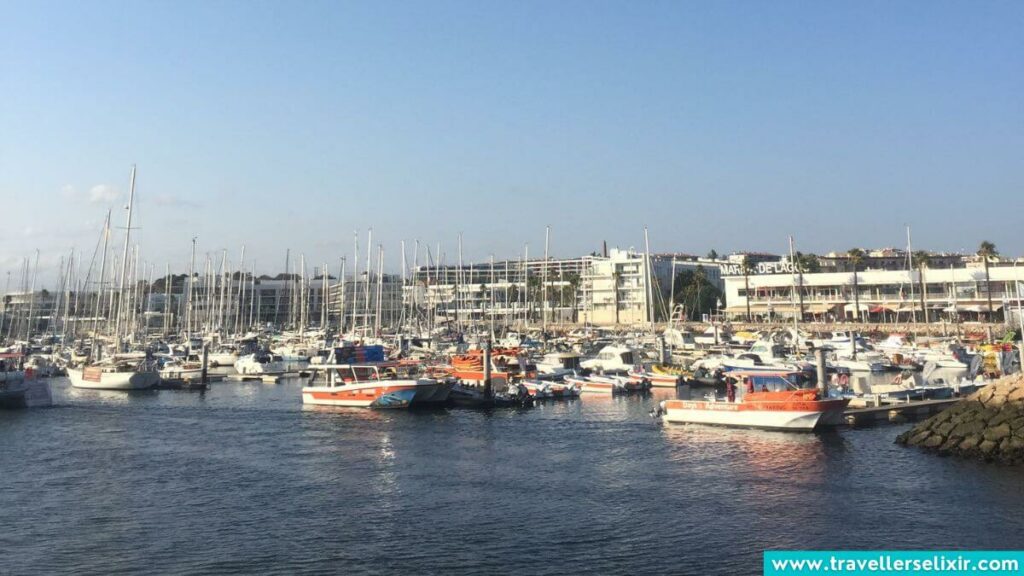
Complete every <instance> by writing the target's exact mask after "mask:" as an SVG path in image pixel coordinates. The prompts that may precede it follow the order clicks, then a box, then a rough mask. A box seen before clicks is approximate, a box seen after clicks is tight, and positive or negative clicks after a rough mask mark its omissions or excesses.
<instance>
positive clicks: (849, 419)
mask: <svg viewBox="0 0 1024 576" xmlns="http://www.w3.org/2000/svg"><path fill="white" fill-rule="evenodd" d="M961 400H963V398H942V399H939V400H911V401H909V402H900V403H897V404H882V405H880V406H869V407H867V408H852V409H849V410H847V411H846V412H845V413H844V416H845V418H846V423H847V424H849V425H850V426H853V427H857V426H863V425H865V424H872V423H876V422H893V423H902V422H906V421H907V420H909V419H911V418H921V417H928V416H931V415H933V414H938V413H939V412H942V411H943V410H945V409H946V408H949V407H950V406H952V405H954V404H956V403H957V402H960V401H961Z"/></svg>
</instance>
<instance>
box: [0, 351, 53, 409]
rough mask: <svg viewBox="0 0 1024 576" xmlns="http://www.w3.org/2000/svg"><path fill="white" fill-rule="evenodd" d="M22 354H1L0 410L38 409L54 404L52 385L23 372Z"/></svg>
mask: <svg viewBox="0 0 1024 576" xmlns="http://www.w3.org/2000/svg"><path fill="white" fill-rule="evenodd" d="M16 356H20V354H17V355H16V354H0V364H2V366H0V408H37V407H42V406H50V405H51V404H53V396H52V395H51V393H50V383H49V382H47V381H46V380H39V379H36V378H34V377H32V376H31V375H28V374H26V372H25V371H24V370H21V369H20V368H19V367H18V365H17V363H16V360H17V358H16Z"/></svg>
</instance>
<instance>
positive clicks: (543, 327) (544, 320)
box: [540, 226, 551, 340]
mask: <svg viewBox="0 0 1024 576" xmlns="http://www.w3.org/2000/svg"><path fill="white" fill-rule="evenodd" d="M550 239H551V226H545V227H544V268H542V269H541V281H540V283H541V302H540V331H541V333H542V334H543V333H545V332H547V330H548V328H547V326H548V311H547V307H548V242H549V240H550ZM545 340H546V338H545Z"/></svg>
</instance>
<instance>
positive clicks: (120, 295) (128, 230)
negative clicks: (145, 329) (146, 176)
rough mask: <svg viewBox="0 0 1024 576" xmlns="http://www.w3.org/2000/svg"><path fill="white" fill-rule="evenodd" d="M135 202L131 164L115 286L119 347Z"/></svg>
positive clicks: (116, 338)
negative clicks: (121, 247) (125, 222)
mask: <svg viewBox="0 0 1024 576" xmlns="http://www.w3.org/2000/svg"><path fill="white" fill-rule="evenodd" d="M134 203H135V165H134V164H132V177H131V186H130V187H129V192H128V223H127V225H126V226H125V230H124V251H123V252H122V256H121V280H120V282H118V287H117V318H116V319H115V320H114V346H115V348H116V349H117V350H120V348H121V308H122V307H123V305H122V301H123V300H124V279H125V278H124V276H125V271H126V270H127V267H128V243H129V240H130V239H131V235H132V208H133V204H134Z"/></svg>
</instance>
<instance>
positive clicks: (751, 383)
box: [744, 376, 754, 394]
mask: <svg viewBox="0 0 1024 576" xmlns="http://www.w3.org/2000/svg"><path fill="white" fill-rule="evenodd" d="M744 380H746V381H747V393H748V394H749V393H751V392H753V391H754V379H753V378H751V377H750V376H747V377H746V378H744Z"/></svg>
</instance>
